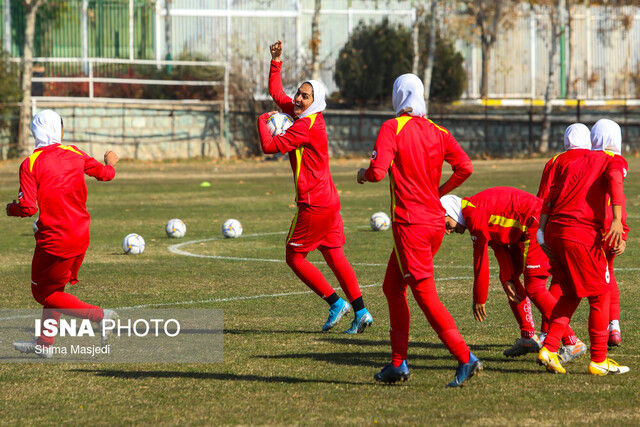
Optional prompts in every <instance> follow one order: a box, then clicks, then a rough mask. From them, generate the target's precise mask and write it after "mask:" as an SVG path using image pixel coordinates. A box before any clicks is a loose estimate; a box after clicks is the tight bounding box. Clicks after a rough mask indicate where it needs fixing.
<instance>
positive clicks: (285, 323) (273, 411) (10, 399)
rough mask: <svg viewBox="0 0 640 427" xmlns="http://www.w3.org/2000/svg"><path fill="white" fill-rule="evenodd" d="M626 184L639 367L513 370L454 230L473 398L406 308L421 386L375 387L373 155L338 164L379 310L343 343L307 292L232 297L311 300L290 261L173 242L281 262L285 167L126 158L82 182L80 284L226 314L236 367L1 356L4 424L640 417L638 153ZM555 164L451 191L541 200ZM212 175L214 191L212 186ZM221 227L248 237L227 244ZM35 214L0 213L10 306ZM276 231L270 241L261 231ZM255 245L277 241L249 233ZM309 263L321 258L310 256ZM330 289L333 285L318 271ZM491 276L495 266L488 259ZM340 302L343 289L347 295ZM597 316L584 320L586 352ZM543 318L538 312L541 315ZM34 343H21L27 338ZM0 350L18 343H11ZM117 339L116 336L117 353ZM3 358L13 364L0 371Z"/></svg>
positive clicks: (626, 282)
mask: <svg viewBox="0 0 640 427" xmlns="http://www.w3.org/2000/svg"><path fill="white" fill-rule="evenodd" d="M629 163H630V171H631V173H630V175H629V177H628V178H627V181H626V183H625V191H626V194H627V198H628V211H629V214H630V215H629V221H628V222H629V225H630V227H631V230H632V233H631V235H630V240H629V243H628V246H627V251H626V253H625V254H624V255H623V256H621V257H619V258H618V259H617V260H616V266H617V267H618V268H620V269H621V270H619V271H618V272H616V276H617V278H618V281H619V283H620V288H621V294H622V295H621V296H622V321H621V324H622V329H623V345H622V347H620V348H616V349H614V350H612V351H611V353H610V354H611V356H612V357H613V358H615V359H616V360H617V361H618V362H619V363H621V364H625V365H628V366H629V367H630V368H631V372H630V373H629V374H627V375H624V376H610V377H602V378H600V377H598V378H594V377H592V376H589V375H588V374H587V373H586V369H587V365H588V356H585V357H583V358H582V359H580V360H577V361H575V362H574V363H572V364H569V365H567V370H568V375H564V376H560V375H551V374H547V373H546V372H545V371H544V369H543V368H541V367H539V366H538V365H537V364H536V363H535V355H528V356H525V357H521V358H518V359H506V358H504V357H503V356H502V351H503V350H504V349H505V348H507V347H509V346H510V345H511V344H512V343H513V340H514V339H515V338H516V337H517V335H518V328H517V325H516V322H515V320H514V319H513V316H512V314H511V312H510V310H509V307H508V304H507V300H506V296H505V295H504V292H503V290H502V287H501V286H500V284H499V283H498V280H497V274H496V271H495V269H493V270H492V281H491V288H490V293H489V299H488V302H487V313H488V318H487V319H486V320H485V322H483V323H477V322H475V321H474V320H473V316H472V311H471V306H472V296H471V288H472V280H471V279H470V277H471V276H472V267H471V266H472V252H471V250H472V249H471V241H470V239H469V237H468V234H465V235H464V236H448V237H446V238H445V241H444V242H443V244H442V247H441V249H440V252H439V253H438V254H437V256H436V259H435V264H436V266H437V267H436V279H437V280H438V282H437V284H438V291H439V294H440V296H441V299H442V300H443V302H444V304H445V305H446V306H447V308H448V309H449V310H450V312H451V314H452V315H453V317H454V319H455V320H456V323H457V325H458V327H459V329H460V331H461V333H462V335H463V337H464V338H465V339H466V341H467V343H468V344H469V345H470V347H471V349H472V350H473V351H474V353H475V354H476V355H477V356H478V357H480V358H481V359H482V360H483V361H484V364H485V370H484V372H483V373H482V374H481V375H480V376H478V377H474V378H473V379H471V380H470V381H469V383H468V384H467V385H466V386H465V387H463V388H461V389H445V388H444V385H445V384H446V383H447V382H449V381H450V380H451V379H452V377H453V373H454V369H455V366H456V362H455V361H454V359H453V358H452V357H451V356H450V355H449V353H448V352H447V351H446V350H445V348H444V347H443V346H442V344H441V343H440V341H439V340H438V338H437V336H436V334H435V333H434V332H433V331H432V329H431V328H430V327H429V325H428V323H427V321H426V319H425V317H424V315H423V314H422V313H421V311H420V310H419V309H418V307H417V305H416V304H415V301H414V300H413V299H412V298H411V297H410V307H411V310H412V313H413V322H412V326H411V342H410V348H409V366H410V369H411V373H412V377H411V380H410V381H409V382H407V383H405V384H403V385H397V386H381V385H379V384H376V383H375V382H374V380H373V378H372V375H373V374H374V373H375V372H377V371H378V370H379V369H380V368H381V367H382V366H384V365H385V364H386V363H387V362H388V361H389V356H390V347H389V335H388V328H389V321H388V312H387V304H386V300H385V298H384V295H383V293H382V289H381V287H380V283H381V282H382V279H383V277H384V272H385V265H386V261H387V259H388V257H389V254H390V251H391V247H392V238H391V233H390V232H378V233H376V232H372V231H371V230H370V229H369V228H368V220H369V216H370V215H371V214H372V213H373V212H376V211H380V210H382V211H388V204H389V194H388V191H389V190H388V182H387V181H386V180H385V181H384V182H383V183H379V184H366V185H364V186H360V185H358V184H357V183H356V182H355V173H356V170H357V169H358V168H360V167H362V166H366V164H367V162H366V161H364V160H363V161H357V160H342V159H336V160H333V161H332V171H333V175H334V180H335V182H336V185H337V187H338V189H339V191H340V193H341V200H342V214H343V218H344V223H345V233H346V238H347V244H346V246H345V252H346V254H347V257H348V258H349V260H350V261H351V262H352V263H353V264H354V268H355V271H356V273H357V275H358V279H359V281H360V284H361V285H362V286H363V288H362V291H363V296H364V299H365V303H366V304H367V306H368V308H369V309H370V311H371V312H372V314H373V316H374V324H373V327H372V328H370V329H368V330H367V331H366V333H364V334H362V335H357V336H347V335H344V334H342V333H341V332H342V331H343V330H344V329H346V328H347V326H348V322H347V321H346V320H342V321H341V323H340V324H339V325H338V326H337V327H336V329H335V330H334V331H331V332H329V333H320V332H318V331H319V330H320V327H321V326H322V324H323V323H324V321H325V320H326V316H327V306H326V304H325V303H324V302H323V301H321V300H320V299H319V298H318V297H316V296H315V295H313V294H311V293H307V294H292V295H287V296H278V297H262V298H256V299H248V300H247V299H245V300H233V298H235V297H243V296H251V295H271V294H281V293H296V292H304V291H306V290H307V288H306V287H305V286H304V284H302V283H301V282H300V281H299V280H298V279H297V278H296V277H295V276H294V274H293V273H292V272H291V271H290V270H289V268H288V267H287V266H286V264H284V263H283V262H278V263H274V262H256V261H238V260H229V259H212V258H195V257H187V256H181V255H176V254H174V253H171V252H170V251H169V250H168V247H169V246H170V245H172V244H176V243H182V242H186V241H190V240H201V239H211V240H207V241H205V242H201V243H198V244H193V245H188V246H185V247H183V248H182V249H183V250H187V251H189V252H192V253H195V254H202V255H216V256H221V257H242V258H260V259H278V260H281V261H282V260H284V238H285V234H284V233H285V232H286V231H287V230H288V227H289V224H290V221H291V218H292V216H293V213H294V211H295V207H294V206H293V183H292V178H291V171H290V168H289V164H288V162H259V161H242V162H229V163H213V162H207V161H201V162H197V161H194V162H188V163H187V162H173V163H171V162H164V163H130V162H122V163H121V164H119V165H118V167H117V170H118V176H117V177H116V179H115V180H114V181H113V182H109V183H98V182H96V181H93V180H90V181H88V186H89V202H88V207H89V210H90V212H91V215H92V225H91V237H92V243H91V246H90V247H89V250H88V252H87V256H86V258H85V261H84V264H83V268H82V270H81V271H80V274H81V275H80V279H81V282H80V284H78V285H77V286H75V287H72V288H70V287H68V290H69V291H70V292H72V293H74V294H75V295H77V296H78V297H79V298H81V299H84V300H86V301H87V302H90V303H94V304H98V305H100V306H104V307H128V306H133V305H140V304H154V303H156V304H161V303H172V302H180V301H205V300H213V299H218V300H219V299H226V301H218V302H201V303H196V304H192V305H186V306H180V307H185V308H188V307H201V308H202V307H204V308H220V309H222V310H224V362H223V363H219V364H189V365H185V364H136V365H132V364H111V365H104V364H46V365H45V364H9V363H0V389H1V390H2V392H1V393H0V412H1V413H2V414H3V415H2V419H1V420H0V424H27V425H34V424H42V425H51V424H60V423H65V424H83V425H85V424H96V425H102V424H136V425H139V424H143V425H150V424H163V425H166V424H169V425H172V424H173V425H178V424H179V425H184V424H193V425H212V424H279V425H283V424H338V423H347V424H374V423H388V424H427V423H433V424H462V423H473V424H478V425H504V424H514V423H515V424H522V425H533V424H546V425H549V424H556V423H560V424H569V423H573V422H579V423H583V424H599V425H601V424H603V423H617V424H621V425H638V424H639V423H640V410H639V408H640V377H639V373H640V360H639V359H638V352H637V350H636V349H638V348H639V345H640V342H639V337H640V333H639V332H640V328H639V326H638V325H640V313H639V310H638V306H639V305H640V296H639V295H640V285H639V283H640V280H638V279H639V277H640V274H639V271H640V270H636V269H635V268H637V264H636V260H637V259H638V256H639V255H640V253H639V252H640V245H639V244H638V243H639V237H638V236H639V235H638V232H637V230H640V216H638V213H637V212H638V205H639V204H640V188H639V186H640V184H639V182H638V180H637V179H636V177H635V174H634V171H637V170H640V160H639V159H636V158H631V159H629ZM543 165H544V160H517V161H515V160H513V161H511V160H501V161H475V162H474V167H475V172H474V175H473V176H472V177H471V178H470V179H469V180H468V181H467V182H466V183H465V184H464V185H463V186H462V187H461V188H459V189H458V190H457V194H458V195H463V196H464V195H471V194H474V193H476V192H478V191H480V190H482V189H485V188H487V187H491V186H497V185H509V186H514V187H518V188H523V189H525V190H527V191H530V192H533V193H535V192H536V190H537V184H538V181H539V178H540V173H541V171H542V168H543ZM17 171H18V163H17V162H4V163H0V200H4V201H5V202H9V201H11V200H12V199H14V198H15V195H16V194H17V190H18V177H17ZM202 181H209V182H210V183H211V184H212V186H211V187H209V188H201V187H200V185H199V184H200V183H201V182H202ZM171 218H181V219H182V220H184V221H185V222H186V224H187V235H186V236H185V237H184V238H183V239H181V240H175V239H172V240H170V239H168V238H167V237H166V235H165V233H164V225H165V223H166V221H167V220H169V219H171ZM227 218H237V219H239V220H240V221H241V222H242V224H243V227H244V235H243V236H242V237H241V238H239V239H234V240H228V239H227V240H224V239H215V240H214V239H213V238H214V237H220V236H221V234H220V227H221V225H222V222H223V221H224V220H225V219H227ZM31 222H32V220H30V219H17V218H7V217H5V216H3V217H2V218H1V219H0V226H1V227H2V230H3V236H2V239H0V254H1V255H0V256H1V258H0V259H1V260H2V262H1V263H0V277H2V279H1V282H0V283H1V285H0V286H1V288H2V290H3V294H4V295H3V300H2V302H1V303H0V306H1V307H2V308H38V304H37V303H36V302H35V301H34V300H33V298H32V296H31V292H30V288H29V278H30V276H29V274H30V262H31V256H32V253H33V246H34V240H33V237H32V232H31ZM132 232H135V233H139V234H141V235H142V236H143V237H144V238H145V240H146V242H147V248H146V250H145V252H144V254H142V255H140V256H125V255H124V254H123V253H122V250H121V246H120V245H121V240H122V238H123V237H124V236H125V235H126V234H128V233H132ZM267 233H273V234H267ZM253 234H265V235H259V236H252V235H253ZM310 259H311V260H312V261H321V257H320V256H319V255H318V254H316V253H313V254H312V255H311V256H310ZM319 265H320V268H321V271H322V272H323V273H325V275H326V276H327V278H328V279H329V281H330V283H332V284H333V285H334V286H336V287H337V282H336V280H335V278H334V277H333V275H332V274H331V272H330V270H329V269H328V268H327V267H326V266H323V265H322V264H319ZM492 266H493V267H494V268H495V266H496V264H495V262H493V260H492ZM340 293H341V292H340ZM587 314H588V307H587V304H586V302H583V303H582V304H581V305H580V307H579V308H578V311H577V312H576V314H575V316H574V318H573V322H572V324H573V326H574V329H575V330H576V332H577V333H578V335H579V337H581V338H582V339H583V340H585V342H588V332H587ZM535 319H536V324H537V325H539V323H540V322H539V314H538V313H537V312H536V314H535ZM25 338H26V337H25ZM0 345H3V346H10V343H8V342H2V343H0ZM115 345H117V342H116V344H115ZM0 362H1V361H0Z"/></svg>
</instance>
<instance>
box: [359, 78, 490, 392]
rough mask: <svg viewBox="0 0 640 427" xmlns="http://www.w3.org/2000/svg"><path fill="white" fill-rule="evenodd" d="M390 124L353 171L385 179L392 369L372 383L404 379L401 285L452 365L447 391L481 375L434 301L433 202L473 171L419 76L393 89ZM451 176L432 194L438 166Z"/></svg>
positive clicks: (436, 213) (438, 237)
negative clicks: (431, 107)
mask: <svg viewBox="0 0 640 427" xmlns="http://www.w3.org/2000/svg"><path fill="white" fill-rule="evenodd" d="M393 108H394V110H395V111H396V118H395V119H391V120H387V121H386V122H384V123H383V125H382V127H381V128H380V131H379V133H378V138H377V140H376V144H375V147H374V149H373V152H372V154H371V163H370V164H369V168H368V169H360V170H359V171H358V176H357V180H358V183H360V184H364V183H365V182H367V181H370V182H378V181H380V180H382V179H383V178H384V176H385V175H386V174H387V172H388V173H389V183H390V187H391V200H392V204H391V221H392V230H393V239H394V249H393V251H392V252H391V256H390V257H389V262H388V264H387V272H386V275H385V277H384V282H383V285H382V290H383V291H384V294H385V296H386V298H387V303H388V304H389V318H390V323H391V329H390V332H389V335H390V337H391V352H392V355H391V363H389V364H388V365H387V366H385V367H384V368H383V369H382V370H381V371H380V372H378V373H377V374H375V375H374V378H375V379H376V380H377V381H381V382H388V383H392V382H396V381H406V380H407V379H409V375H410V373H409V368H408V365H407V353H408V347H409V324H410V313H409V305H408V304H407V286H409V287H410V288H411V291H412V292H413V296H414V297H415V299H416V301H417V302H418V305H419V306H420V308H421V309H422V311H423V313H424V314H425V316H426V317H427V320H428V321H429V323H430V324H431V327H432V328H433V329H434V330H435V331H436V333H437V334H438V338H440V340H441V341H442V342H443V343H444V345H445V347H446V348H447V350H449V352H450V353H451V354H452V355H453V356H454V357H455V358H456V360H457V361H458V368H457V369H456V373H455V376H454V378H453V381H451V382H450V383H449V384H448V386H449V387H457V386H460V385H462V383H463V382H464V381H466V380H467V379H469V378H470V377H472V376H473V375H474V374H475V373H476V372H478V371H480V370H482V362H481V361H480V360H479V359H478V358H477V357H476V356H475V355H474V354H473V353H471V351H470V350H469V347H467V344H466V343H465V341H464V339H463V338H462V336H461V335H460V332H459V331H458V328H457V327H456V324H455V322H454V320H453V317H451V314H449V312H448V311H447V309H446V308H445V306H444V305H443V304H442V302H441V301H440V298H439V297H438V292H437V291H436V284H435V281H434V271H433V256H435V254H436V252H438V249H439V248H440V244H441V243H442V237H443V236H444V221H442V216H443V214H444V209H443V208H442V205H441V204H440V200H439V198H440V196H442V195H444V194H446V193H448V192H449V191H451V190H453V189H454V188H456V187H458V186H459V185H460V184H462V183H463V182H464V181H465V180H466V179H467V178H468V177H469V176H470V175H471V173H472V171H473V168H472V165H471V160H469V157H468V156H467V154H466V153H465V152H464V151H463V150H462V148H460V146H459V145H458V143H457V142H456V140H455V139H454V138H453V136H451V134H450V133H449V131H447V130H446V129H444V128H442V127H440V126H438V125H436V124H434V123H433V122H431V121H430V120H428V119H427V118H426V117H425V116H426V104H425V100H424V86H423V84H422V81H420V79H419V78H418V76H416V75H414V74H404V75H402V76H400V77H398V78H397V79H396V81H395V83H394V84H393ZM445 161H446V162H447V163H449V164H450V165H451V167H452V168H453V175H452V176H451V177H450V178H449V179H448V180H447V181H446V182H445V183H444V184H443V185H442V186H440V187H439V188H438V185H439V184H440V177H441V175H442V165H443V162H445Z"/></svg>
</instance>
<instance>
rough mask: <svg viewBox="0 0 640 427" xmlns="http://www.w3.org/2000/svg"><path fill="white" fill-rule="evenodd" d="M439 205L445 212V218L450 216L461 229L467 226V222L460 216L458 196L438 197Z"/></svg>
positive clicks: (460, 202)
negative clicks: (440, 204)
mask: <svg viewBox="0 0 640 427" xmlns="http://www.w3.org/2000/svg"><path fill="white" fill-rule="evenodd" d="M440 203H442V207H444V210H445V211H446V214H445V215H446V216H450V217H451V218H453V219H455V220H456V221H457V222H458V224H460V225H462V226H463V227H466V226H467V222H466V221H465V220H464V217H463V216H462V199H461V198H460V197H458V196H454V195H453V194H447V195H446V196H442V197H440Z"/></svg>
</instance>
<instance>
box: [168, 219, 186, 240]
mask: <svg viewBox="0 0 640 427" xmlns="http://www.w3.org/2000/svg"><path fill="white" fill-rule="evenodd" d="M164 231H166V232H167V236H169V237H173V238H174V239H179V238H181V237H183V236H184V235H185V234H186V233H187V226H186V225H185V223H184V222H182V220H181V219H178V218H174V219H170V220H169V222H167V226H166V227H165V228H164Z"/></svg>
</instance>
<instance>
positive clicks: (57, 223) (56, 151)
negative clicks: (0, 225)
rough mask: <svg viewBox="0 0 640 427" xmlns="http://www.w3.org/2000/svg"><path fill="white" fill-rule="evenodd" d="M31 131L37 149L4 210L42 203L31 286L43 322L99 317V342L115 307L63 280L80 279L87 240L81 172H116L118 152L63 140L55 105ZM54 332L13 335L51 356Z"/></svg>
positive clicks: (15, 211)
mask: <svg viewBox="0 0 640 427" xmlns="http://www.w3.org/2000/svg"><path fill="white" fill-rule="evenodd" d="M31 132H32V133H33V136H34V138H35V141H36V149H35V150H34V152H33V154H32V155H31V156H29V157H28V158H26V159H25V160H24V161H23V162H22V164H21V166H20V193H19V195H18V201H17V202H16V201H15V200H14V201H13V203H9V204H8V205H7V215H9V216H18V217H27V216H33V215H34V214H35V213H36V212H38V209H40V214H39V219H38V223H37V225H38V231H37V232H36V234H35V239H36V248H35V251H34V254H33V262H32V265H31V292H32V293H33V297H34V298H35V300H36V301H38V303H40V304H42V306H43V311H42V322H43V323H44V322H45V320H47V319H53V320H54V321H55V322H56V323H57V322H58V320H59V319H60V315H61V314H65V315H67V316H73V317H79V318H82V319H89V320H91V321H92V322H98V323H99V328H100V332H101V345H102V346H104V345H106V344H107V343H108V338H109V337H108V336H107V335H106V334H107V333H108V332H110V330H108V329H107V330H106V332H105V329H106V328H103V327H102V326H103V325H102V321H103V320H105V319H115V318H117V314H116V313H115V312H114V311H113V310H109V309H104V310H103V309H102V308H100V307H97V306H95V305H90V304H87V303H86V302H84V301H81V300H79V299H78V298H76V297H75V296H74V295H71V294H68V293H66V292H64V288H65V286H66V284H67V283H71V284H72V285H74V284H76V283H78V270H80V266H81V264H82V261H83V259H84V256H85V252H86V250H87V248H88V246H89V223H90V216H89V212H88V211H87V207H86V201H87V185H86V183H85V178H84V175H85V174H86V175H89V176H92V177H94V178H96V179H97V180H98V181H110V180H112V179H113V178H114V177H115V173H116V172H115V169H114V168H113V167H114V166H115V165H116V163H118V156H117V155H116V153H114V152H113V151H107V152H106V153H105V155H104V163H105V164H104V165H103V164H101V163H100V162H98V161H97V160H96V159H94V158H93V157H91V156H89V155H87V154H86V153H84V152H82V151H81V150H80V149H78V148H77V147H75V146H73V145H62V144H61V142H62V137H63V135H64V130H63V124H62V118H61V117H60V116H59V115H58V114H57V113H56V112H54V111H51V110H43V111H41V112H39V113H38V114H36V115H35V117H34V118H33V121H32V123H31ZM53 343H54V337H48V336H44V334H43V336H40V337H36V339H34V340H32V341H15V342H14V343H13V346H14V348H15V349H16V350H18V351H20V352H21V353H36V354H37V355H38V356H40V357H44V358H50V357H51V356H52V353H53V349H52V346H53Z"/></svg>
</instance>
